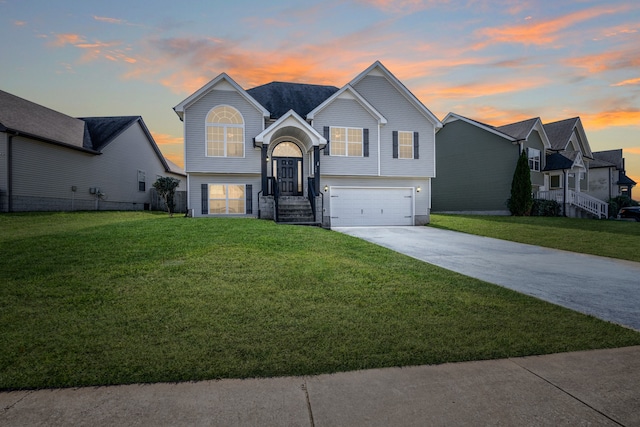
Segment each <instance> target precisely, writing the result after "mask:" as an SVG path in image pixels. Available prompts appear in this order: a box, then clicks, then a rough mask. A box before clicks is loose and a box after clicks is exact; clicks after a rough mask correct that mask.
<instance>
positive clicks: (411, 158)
mask: <svg viewBox="0 0 640 427" xmlns="http://www.w3.org/2000/svg"><path fill="white" fill-rule="evenodd" d="M403 133H408V134H409V135H410V137H411V138H410V139H411V157H401V156H400V153H401V150H400V135H401V134H403ZM413 133H414V132H413V131H410V130H399V131H398V159H399V160H413V159H414V157H415V153H414V145H413V144H414V142H413Z"/></svg>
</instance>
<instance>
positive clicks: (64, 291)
mask: <svg viewBox="0 0 640 427" xmlns="http://www.w3.org/2000/svg"><path fill="white" fill-rule="evenodd" d="M0 230H2V232H1V233H0V283H1V284H2V285H1V286H0V325H2V328H0V389H3V390H10V389H24V388H43V387H68V386H86V385H107V384H126V383H137V382H160V381H169V382H172V381H187V380H202V379H214V378H245V377H270V376H284V375H302V374H319V373H328V372H337V371H347V370H355V369H364V368H379V367H387V366H405V365H416V364H434V363H443V362H455V361H465V360H479V359H491V358H501V357H511V356H524V355H532V354H544V353H552V352H562V351H572V350H583V349H593V348H607V347H620V346H627V345H637V344H640V333H637V332H635V331H632V330H630V329H626V328H622V327H619V326H616V325H613V324H610V323H606V322H603V321H600V320H597V319H595V318H593V317H589V316H585V315H582V314H578V313H576V312H573V311H570V310H567V309H563V308H560V307H557V306H554V305H551V304H548V303H545V302H542V301H539V300H536V299H534V298H531V297H527V296H524V295H520V294H518V293H515V292H513V291H510V290H507V289H503V288H500V287H497V286H493V285H490V284H487V283H484V282H481V281H478V280H475V279H471V278H468V277H465V276H461V275H459V274H456V273H453V272H449V271H446V270H443V269H441V268H438V267H435V266H432V265H429V264H426V263H423V262H420V261H417V260H414V259H412V258H409V257H406V256H403V255H400V254H397V253H395V252H392V251H389V250H387V249H384V248H381V247H378V246H376V245H373V244H370V243H367V242H364V241H361V240H358V239H356V238H353V237H350V236H346V235H342V234H339V233H336V232H331V231H327V230H323V229H318V228H310V227H296V226H285V225H275V224H274V223H273V222H270V221H261V220H254V219H193V218H181V217H175V218H169V217H168V216H166V215H164V214H150V213H144V212H130V213H118V212H115V213H90V212H87V213H44V214H5V215H0Z"/></svg>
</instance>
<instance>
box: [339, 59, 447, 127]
mask: <svg viewBox="0 0 640 427" xmlns="http://www.w3.org/2000/svg"><path fill="white" fill-rule="evenodd" d="M374 70H376V71H378V72H379V73H381V74H382V75H383V76H384V77H385V78H386V79H387V80H388V81H389V82H390V83H391V84H392V85H393V86H394V87H395V88H396V90H398V92H400V93H401V94H402V95H403V96H404V97H405V98H407V99H408V100H409V102H411V103H412V104H413V105H414V106H415V107H416V108H417V109H418V111H420V112H421V113H422V115H423V116H425V117H426V118H427V119H428V120H429V121H431V122H432V123H433V125H434V126H435V127H436V128H441V127H442V122H441V121H440V119H438V118H437V117H436V115H435V114H433V113H432V112H431V110H429V109H428V108H427V107H426V106H425V105H424V104H423V103H422V102H421V101H420V100H419V99H418V98H416V96H415V95H414V94H413V93H411V91H410V90H409V89H407V87H406V86H405V85H404V84H403V83H402V82H401V81H400V80H398V78H397V77H396V76H394V75H393V74H392V73H391V72H390V71H389V70H388V69H387V68H386V67H385V66H384V65H382V63H381V62H380V61H376V62H374V63H373V64H371V65H370V66H369V67H368V68H367V69H366V70H364V71H363V72H361V73H360V74H358V75H357V76H356V78H354V79H353V80H351V81H350V82H349V83H348V84H349V85H351V86H355V85H356V84H357V83H358V82H359V81H360V80H362V79H363V78H365V77H366V76H367V75H369V74H370V73H372V72H373V71H374Z"/></svg>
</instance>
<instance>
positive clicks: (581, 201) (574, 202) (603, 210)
mask: <svg viewBox="0 0 640 427" xmlns="http://www.w3.org/2000/svg"><path fill="white" fill-rule="evenodd" d="M535 196H536V198H538V199H543V200H555V201H556V202H558V203H560V205H563V204H564V203H567V204H568V205H571V206H575V207H578V208H580V209H582V210H584V211H586V212H589V213H590V214H592V215H594V216H596V217H598V218H608V217H609V204H608V203H606V202H603V201H602V200H600V199H596V198H595V197H591V196H589V195H588V194H585V193H580V192H577V191H573V190H567V200H564V190H550V191H538V192H537V193H536V195H535Z"/></svg>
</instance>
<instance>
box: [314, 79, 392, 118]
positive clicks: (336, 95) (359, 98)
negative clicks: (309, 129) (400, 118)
mask: <svg viewBox="0 0 640 427" xmlns="http://www.w3.org/2000/svg"><path fill="white" fill-rule="evenodd" d="M347 92H348V93H349V94H350V95H352V96H353V98H355V100H356V101H358V103H359V104H360V105H362V107H363V108H364V109H365V110H367V112H368V113H369V114H371V116H373V117H374V118H375V119H377V120H378V123H379V124H381V125H386V124H387V119H386V118H385V117H384V116H383V115H382V114H380V112H379V111H378V110H376V109H375V108H374V107H373V105H371V104H369V102H368V101H367V100H366V99H364V98H363V97H362V95H360V94H359V93H358V91H357V90H355V89H354V88H353V86H351V85H350V84H346V85H345V86H343V87H342V89H340V90H338V91H337V92H336V93H334V94H333V95H331V96H330V97H329V98H327V99H325V100H324V102H323V103H322V104H320V105H318V106H317V107H316V108H314V109H313V110H312V111H311V112H309V114H307V119H309V120H313V119H314V118H315V115H316V114H318V113H320V111H322V110H324V109H325V108H326V107H327V106H328V105H329V104H331V103H332V102H333V101H334V100H336V99H338V98H340V97H344V96H345V93H347Z"/></svg>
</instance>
